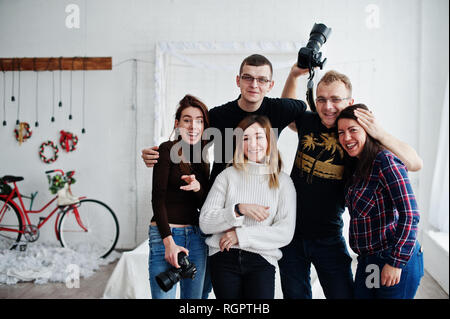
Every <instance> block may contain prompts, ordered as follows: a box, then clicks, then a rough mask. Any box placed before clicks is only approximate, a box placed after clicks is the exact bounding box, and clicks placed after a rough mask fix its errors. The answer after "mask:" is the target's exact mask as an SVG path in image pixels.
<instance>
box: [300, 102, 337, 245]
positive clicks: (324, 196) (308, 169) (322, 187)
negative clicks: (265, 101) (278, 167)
mask: <svg viewBox="0 0 450 319" xmlns="http://www.w3.org/2000/svg"><path fill="white" fill-rule="evenodd" d="M295 124H296V125H297V130H298V139H299V142H298V148H297V153H296V156H295V161H294V165H293V167H292V172H291V178H292V180H293V182H294V185H295V189H296V190H297V221H296V223H297V225H296V229H295V236H296V237H298V238H324V237H331V236H335V235H339V234H341V231H342V225H343V222H342V213H343V211H344V206H345V202H344V198H345V197H344V195H345V194H344V182H343V174H344V156H346V155H345V152H344V150H343V149H342V147H341V145H340V144H339V139H338V135H337V130H336V128H331V129H328V128H327V127H325V126H324V125H323V124H322V122H321V120H320V117H319V115H318V114H317V113H312V112H309V111H308V112H305V114H304V115H303V116H302V117H300V118H298V119H297V120H296V121H295Z"/></svg>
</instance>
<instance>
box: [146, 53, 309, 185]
mask: <svg viewBox="0 0 450 319" xmlns="http://www.w3.org/2000/svg"><path fill="white" fill-rule="evenodd" d="M298 72H299V73H300V74H306V73H308V70H307V69H299V70H298ZM272 74H273V68H272V63H271V62H270V61H269V60H268V59H267V58H266V57H264V56H262V55H259V54H253V55H250V56H248V57H247V58H245V59H244V60H243V61H242V63H241V66H240V69H239V75H237V76H236V85H237V86H238V87H239V89H240V92H241V94H240V95H239V97H238V98H237V99H236V100H233V101H231V102H228V103H225V104H223V105H220V106H216V107H214V108H212V109H210V110H209V117H210V126H211V127H212V128H216V129H218V130H219V131H220V133H221V137H220V139H221V141H218V143H215V146H214V163H213V167H212V171H211V177H210V184H211V185H212V183H213V182H214V180H215V178H216V177H217V175H219V174H220V173H221V172H222V171H223V170H224V169H225V168H226V165H227V163H229V162H230V161H231V160H232V158H233V152H228V150H230V149H231V150H232V151H233V150H234V146H233V147H230V146H231V145H227V143H228V144H229V143H230V142H229V141H230V139H229V137H228V138H227V134H228V135H230V133H231V135H232V130H233V129H235V128H236V127H237V125H238V124H239V122H240V121H241V120H242V119H244V118H245V117H246V116H248V115H252V114H254V115H265V116H267V117H268V118H269V120H270V122H271V124H272V127H273V128H274V131H275V132H276V133H277V134H278V135H279V134H280V133H281V131H282V130H283V129H284V128H285V127H286V126H288V125H289V124H290V123H292V121H293V120H294V119H296V118H298V117H300V116H302V114H303V113H304V112H305V111H306V104H305V102H303V101H300V100H297V99H290V98H269V97H267V96H266V95H267V94H268V93H269V92H270V91H271V90H272V88H273V86H274V81H273V80H272ZM230 129H231V131H230ZM227 132H228V133H227ZM214 138H216V136H215V137H214ZM231 141H232V138H231ZM214 142H216V141H214ZM142 159H143V160H144V163H145V165H146V166H147V167H153V166H154V164H155V163H156V162H157V159H158V152H157V147H152V148H146V149H143V150H142Z"/></svg>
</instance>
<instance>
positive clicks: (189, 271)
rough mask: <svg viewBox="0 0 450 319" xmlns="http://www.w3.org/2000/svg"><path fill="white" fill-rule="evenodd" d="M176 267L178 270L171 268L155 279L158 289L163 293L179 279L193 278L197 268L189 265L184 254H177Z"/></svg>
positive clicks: (191, 264)
mask: <svg viewBox="0 0 450 319" xmlns="http://www.w3.org/2000/svg"><path fill="white" fill-rule="evenodd" d="M178 265H180V268H175V267H172V268H170V269H169V270H167V271H164V272H162V273H160V274H159V275H157V276H156V277H155V279H156V282H157V283H158V285H159V287H161V289H162V290H164V291H165V292H168V291H169V290H170V289H172V287H173V285H175V284H176V283H177V282H179V281H180V280H181V279H186V278H191V279H194V278H195V274H196V273H197V267H195V264H193V263H191V262H190V261H189V259H188V258H187V256H186V254H185V253H184V252H179V253H178Z"/></svg>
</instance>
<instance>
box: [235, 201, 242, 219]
mask: <svg viewBox="0 0 450 319" xmlns="http://www.w3.org/2000/svg"><path fill="white" fill-rule="evenodd" d="M234 211H235V212H236V213H237V214H238V215H239V216H244V214H242V213H241V211H240V210H239V204H236V205H234Z"/></svg>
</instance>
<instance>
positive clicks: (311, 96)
mask: <svg viewBox="0 0 450 319" xmlns="http://www.w3.org/2000/svg"><path fill="white" fill-rule="evenodd" d="M306 88H307V90H306V101H307V102H308V104H309V108H310V109H311V111H312V112H317V109H316V104H315V103H314V91H313V89H314V82H313V80H312V79H310V80H309V81H308V84H307V86H306Z"/></svg>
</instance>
